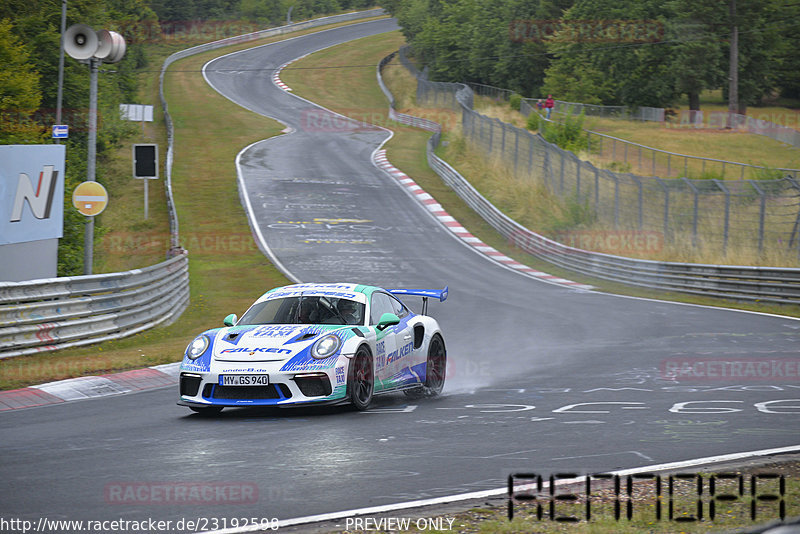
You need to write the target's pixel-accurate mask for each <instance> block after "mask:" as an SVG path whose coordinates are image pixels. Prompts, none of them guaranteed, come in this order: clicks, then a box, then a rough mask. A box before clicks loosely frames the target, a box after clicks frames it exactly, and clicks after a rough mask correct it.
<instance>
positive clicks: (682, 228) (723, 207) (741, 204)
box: [417, 78, 800, 258]
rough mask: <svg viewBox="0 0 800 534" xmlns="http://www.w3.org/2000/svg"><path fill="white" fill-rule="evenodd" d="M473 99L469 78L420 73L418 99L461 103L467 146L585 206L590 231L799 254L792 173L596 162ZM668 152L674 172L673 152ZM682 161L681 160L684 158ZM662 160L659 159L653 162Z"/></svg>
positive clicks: (707, 248)
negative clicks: (629, 167) (622, 167)
mask: <svg viewBox="0 0 800 534" xmlns="http://www.w3.org/2000/svg"><path fill="white" fill-rule="evenodd" d="M472 102H473V91H472V89H470V88H469V87H468V86H466V85H463V84H454V83H443V82H430V81H428V80H425V79H422V78H418V82H417V103H418V104H419V105H424V106H433V107H449V108H451V109H454V110H456V111H461V114H462V121H461V124H462V134H463V136H464V137H465V139H466V140H467V141H468V142H469V143H470V144H471V145H472V146H474V147H477V148H479V149H481V150H482V151H483V152H484V153H485V154H486V155H487V156H489V157H495V158H498V159H499V160H500V161H502V162H503V163H504V165H505V166H506V167H507V168H508V169H510V170H511V171H512V172H513V173H514V175H515V176H516V177H517V178H520V179H523V180H529V181H534V182H536V183H540V184H543V185H544V186H545V187H547V189H548V190H549V191H550V192H551V193H553V194H555V195H557V196H559V197H560V198H562V199H564V200H565V201H567V202H569V203H571V204H573V205H574V206H576V207H577V208H578V209H583V210H587V211H588V212H589V213H590V214H591V217H590V218H591V219H592V220H593V222H592V225H591V227H592V228H593V229H595V231H597V230H599V229H608V230H613V231H615V232H617V235H620V236H623V237H624V235H625V232H626V231H630V232H645V233H650V234H645V235H652V236H653V238H654V239H656V240H659V241H660V242H662V243H664V244H666V245H668V246H671V247H673V249H675V248H677V249H681V248H686V249H691V250H694V251H698V250H702V251H703V252H708V253H712V254H717V253H721V254H723V255H725V254H727V253H728V252H730V251H742V252H744V253H747V254H751V255H752V254H753V253H758V254H762V255H763V254H771V253H777V254H778V255H786V254H787V253H788V254H790V255H792V256H794V257H797V258H800V183H798V181H797V178H796V175H795V176H792V175H786V176H784V177H782V178H780V179H760V180H756V179H749V178H748V179H741V178H738V179H725V180H723V179H690V178H687V177H686V176H681V177H666V178H662V177H658V176H647V175H642V174H635V173H632V172H615V171H613V170H609V169H600V168H598V167H596V166H595V165H593V164H592V163H590V162H588V161H583V160H581V159H579V158H578V157H577V156H576V155H575V154H573V153H571V152H568V151H566V150H562V149H561V148H559V147H558V146H556V145H554V144H551V143H548V142H547V141H545V140H544V138H543V137H541V136H540V135H538V134H532V133H531V132H529V131H528V130H525V129H521V128H516V127H514V126H512V125H510V124H506V123H503V122H502V121H500V120H498V119H493V118H489V117H486V116H484V115H482V114H480V113H477V112H475V111H474V110H473V109H472V108H473V106H472ZM590 143H591V142H590ZM602 143H604V144H605V145H606V146H605V147H604V148H595V147H596V145H597V144H598V143H597V142H596V141H595V142H594V145H595V146H593V147H592V149H597V150H612V151H614V150H617V147H616V146H614V141H612V142H610V143H609V142H607V141H605V140H604V141H603V142H602ZM609 145H611V146H610V147H609ZM641 148H642V149H644V148H647V147H641ZM619 149H620V150H623V151H624V150H629V149H630V145H629V144H626V143H620V145H619ZM651 150H655V149H651ZM631 152H633V151H631ZM658 152H664V151H658ZM653 153H655V152H653ZM640 154H641V155H640ZM644 154H645V152H641V153H636V154H628V155H626V156H625V157H626V158H630V157H633V158H642V160H643V166H644V159H645V156H644ZM675 156H677V155H675ZM650 157H651V158H654V157H656V156H650ZM660 157H661V156H660V155H659V156H658V158H660ZM666 157H667V158H668V160H667V162H666V164H667V166H668V168H669V169H670V172H671V169H672V167H671V163H670V160H671V158H672V157H673V155H670V154H667V156H666ZM658 158H657V159H658ZM684 158H686V157H684ZM701 159H702V158H701ZM705 159H706V160H707V161H711V160H708V159H707V158H705ZM683 161H684V168H685V167H686V166H687V165H688V163H686V162H685V161H686V160H685V159H684V160H683ZM713 161H717V162H720V163H722V162H721V160H713ZM726 163H729V162H726ZM662 167H663V163H662V162H661V160H660V159H658V161H657V166H656V170H657V171H658V170H660V169H661V168H662ZM677 168H679V165H678V167H677ZM670 172H668V173H666V176H670ZM737 172H739V173H741V172H743V171H741V170H739V169H737ZM653 174H655V173H653ZM620 232H621V233H620ZM631 235H634V234H631Z"/></svg>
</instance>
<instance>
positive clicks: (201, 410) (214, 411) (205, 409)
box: [189, 406, 222, 417]
mask: <svg viewBox="0 0 800 534" xmlns="http://www.w3.org/2000/svg"><path fill="white" fill-rule="evenodd" d="M189 409H190V410H192V411H193V412H195V413H197V414H200V415H202V416H205V417H211V416H214V415H219V413H220V412H221V411H222V406H189Z"/></svg>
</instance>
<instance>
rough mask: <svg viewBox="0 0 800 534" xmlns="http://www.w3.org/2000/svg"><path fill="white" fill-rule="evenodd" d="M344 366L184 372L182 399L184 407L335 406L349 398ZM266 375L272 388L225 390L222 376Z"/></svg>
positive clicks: (222, 369)
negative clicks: (278, 369) (317, 369)
mask: <svg viewBox="0 0 800 534" xmlns="http://www.w3.org/2000/svg"><path fill="white" fill-rule="evenodd" d="M343 365H344V363H341V364H337V366H336V367H335V368H331V369H329V370H326V371H292V372H281V371H275V372H268V371H267V370H258V371H254V370H253V369H247V370H242V369H241V368H237V366H230V365H221V366H220V368H219V369H213V370H212V371H210V372H198V371H192V370H183V369H182V370H181V372H180V386H179V387H180V399H179V400H178V404H179V405H182V406H190V407H192V406H194V407H202V406H284V405H296V404H308V403H326V404H327V403H336V402H342V401H344V400H345V399H346V397H347V385H346V383H345V380H344V376H346V368H345V367H343ZM242 373H247V374H250V373H258V374H260V373H264V374H268V375H269V385H259V386H227V385H226V386H223V385H220V383H219V376H220V375H222V374H242Z"/></svg>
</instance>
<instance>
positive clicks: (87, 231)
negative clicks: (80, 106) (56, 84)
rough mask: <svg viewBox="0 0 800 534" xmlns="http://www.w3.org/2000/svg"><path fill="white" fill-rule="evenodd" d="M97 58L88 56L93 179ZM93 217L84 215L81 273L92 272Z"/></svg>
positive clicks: (89, 173) (89, 171) (91, 176)
mask: <svg viewBox="0 0 800 534" xmlns="http://www.w3.org/2000/svg"><path fill="white" fill-rule="evenodd" d="M100 61H101V60H99V59H95V58H93V57H92V58H89V71H90V73H91V74H90V81H89V143H88V144H89V153H88V156H87V161H86V180H87V181H89V182H94V181H95V161H96V158H97V70H98V67H99V66H100ZM93 256H94V217H86V224H85V225H84V230H83V274H92V264H93V261H94V258H93Z"/></svg>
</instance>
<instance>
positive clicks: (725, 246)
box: [713, 178, 731, 254]
mask: <svg viewBox="0 0 800 534" xmlns="http://www.w3.org/2000/svg"><path fill="white" fill-rule="evenodd" d="M713 181H714V183H715V184H717V187H719V188H720V189H721V190H722V192H723V193H725V223H724V224H725V226H724V229H723V236H722V253H723V254H725V253H726V252H727V251H728V225H729V224H730V217H731V192H730V191H729V190H728V188H727V187H725V184H723V183H722V182H721V181H720V180H717V179H716V178H714V179H713Z"/></svg>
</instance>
